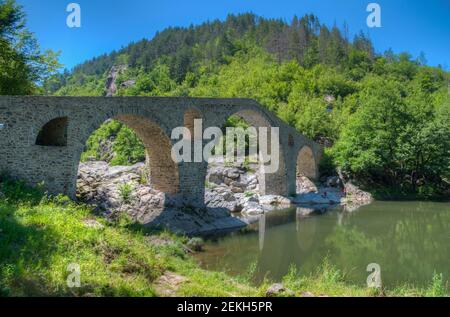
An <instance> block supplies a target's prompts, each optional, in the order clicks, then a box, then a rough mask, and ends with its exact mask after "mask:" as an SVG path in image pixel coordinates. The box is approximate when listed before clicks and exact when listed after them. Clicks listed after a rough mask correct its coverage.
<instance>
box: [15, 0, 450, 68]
mask: <svg viewBox="0 0 450 317" xmlns="http://www.w3.org/2000/svg"><path fill="white" fill-rule="evenodd" d="M17 2H18V3H20V4H22V5H23V6H24V8H25V12H26V14H27V19H28V27H29V29H30V30H31V31H32V32H34V33H35V35H36V37H37V39H38V41H39V43H40V44H41V46H42V48H44V49H53V50H55V51H59V50H60V51H61V52H62V55H61V62H62V63H63V64H64V65H65V67H67V68H72V67H73V66H75V65H76V64H78V63H81V62H83V61H85V60H87V59H90V58H92V57H94V56H98V55H100V54H103V53H108V52H110V51H112V50H113V49H119V48H120V47H122V46H125V45H127V44H128V43H129V42H131V41H137V40H140V39H142V38H152V37H153V36H154V34H155V32H156V31H161V30H163V29H164V28H166V27H168V26H188V25H190V24H191V23H192V24H199V23H201V22H204V21H207V20H214V19H216V18H219V19H224V18H226V16H227V14H229V13H243V12H253V13H255V14H257V15H260V16H263V17H272V18H283V19H285V20H286V21H290V20H291V18H292V16H294V15H295V14H296V15H298V16H301V15H303V14H305V13H314V14H316V15H317V16H318V17H319V18H320V20H321V21H322V22H323V23H325V24H327V25H333V23H335V22H336V24H337V25H339V26H340V25H342V24H343V22H344V21H347V23H348V25H349V29H350V35H353V34H355V33H356V32H358V31H359V30H363V31H365V32H368V33H369V34H370V37H371V38H372V40H373V42H374V44H375V48H376V49H377V51H378V52H383V51H385V50H386V49H388V48H392V49H393V50H394V51H395V52H401V51H408V52H410V53H411V54H412V55H413V56H418V55H419V54H420V52H422V51H423V52H424V53H425V55H426V58H427V61H428V63H429V64H430V65H438V64H441V65H443V66H444V67H445V68H447V69H448V68H449V67H450V0H428V1H423V0H221V1H218V0H122V1H121V0H39V1H37V0H17ZM70 2H76V3H79V4H80V6H81V10H82V12H81V13H82V27H81V28H80V29H70V28H68V27H67V26H66V17H67V15H68V13H67V12H66V11H65V9H66V6H67V5H68V4H69V3H70ZM370 2H376V3H379V4H380V6H381V8H382V27H381V28H373V29H369V28H368V27H367V25H366V18H367V16H368V14H369V13H367V12H366V7H367V5H368V4H369V3H370Z"/></svg>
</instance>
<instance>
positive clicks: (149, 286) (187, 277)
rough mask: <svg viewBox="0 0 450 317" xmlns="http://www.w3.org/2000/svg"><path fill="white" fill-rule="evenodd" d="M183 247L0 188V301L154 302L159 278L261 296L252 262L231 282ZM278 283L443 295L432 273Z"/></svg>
mask: <svg viewBox="0 0 450 317" xmlns="http://www.w3.org/2000/svg"><path fill="white" fill-rule="evenodd" d="M92 223H93V224H95V226H92ZM89 224H91V225H89ZM99 224H100V225H99ZM155 240H158V241H165V242H167V243H155V242H154V241H155ZM186 242H187V238H185V237H180V236H175V235H173V234H171V233H169V232H166V231H161V232H149V231H148V230H145V229H144V228H143V227H142V226H140V225H138V224H135V223H132V222H131V221H130V220H129V219H128V218H127V217H119V218H118V219H117V220H116V221H115V222H114V223H110V222H106V221H105V220H104V219H102V218H98V217H96V216H95V215H94V214H93V211H92V210H91V209H90V207H88V206H85V205H83V204H77V203H75V202H72V201H71V200H70V199H68V198H67V197H64V196H57V197H53V198H49V197H47V196H46V195H44V194H43V193H42V192H41V190H40V189H39V188H34V189H33V188H27V187H26V186H24V184H23V183H20V182H14V181H9V180H5V179H3V181H2V182H0V296H158V295H162V294H161V293H160V291H161V284H160V283H156V281H157V280H158V278H159V277H160V276H161V275H163V274H166V273H167V272H171V273H173V274H176V275H177V276H180V277H182V278H183V280H184V281H183V283H181V284H179V285H178V287H176V288H175V289H174V291H173V293H172V295H180V296H264V294H265V290H266V289H267V288H268V286H269V285H270V283H271V281H268V280H264V282H262V283H260V284H258V286H255V285H254V284H253V283H252V276H253V274H254V272H255V268H256V263H254V264H253V265H251V266H250V267H249V269H248V272H247V273H245V274H243V275H242V276H239V277H231V276H229V275H227V274H226V273H223V272H211V271H206V270H204V269H201V268H200V267H199V265H198V264H197V262H196V261H195V260H194V259H193V257H192V256H191V255H189V254H187V253H186V248H185V247H184V245H185V244H186ZM71 264H77V265H79V267H80V282H81V285H80V287H79V288H70V287H68V285H67V279H68V277H69V276H70V274H71V273H72V271H70V270H68V268H69V265H71ZM283 283H284V284H285V286H286V287H288V288H289V289H291V290H293V291H294V292H295V294H296V295H297V296H300V295H301V294H302V293H303V292H312V293H313V294H314V295H321V294H326V295H329V296H378V295H387V296H444V295H446V294H445V287H444V285H443V279H442V276H440V275H438V274H435V277H434V278H433V280H432V281H431V282H430V287H429V288H428V289H415V288H413V287H409V286H405V287H401V288H398V289H395V290H384V291H376V290H371V289H367V288H364V287H361V286H355V285H349V284H347V283H346V282H345V274H344V273H342V272H341V271H339V270H337V269H336V268H334V267H333V266H332V265H330V264H329V263H328V261H326V260H325V261H324V264H323V265H322V266H321V267H320V268H318V270H317V272H315V273H314V274H312V275H310V276H303V275H300V274H299V272H298V271H297V269H296V268H295V267H292V268H291V269H290V271H289V273H288V274H287V275H286V276H285V278H284V279H283ZM163 288H164V286H163Z"/></svg>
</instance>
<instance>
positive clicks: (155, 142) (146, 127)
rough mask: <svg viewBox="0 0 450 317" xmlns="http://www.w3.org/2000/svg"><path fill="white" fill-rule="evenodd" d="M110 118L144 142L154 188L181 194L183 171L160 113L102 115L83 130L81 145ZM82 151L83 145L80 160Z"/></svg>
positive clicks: (168, 192) (132, 112)
mask: <svg viewBox="0 0 450 317" xmlns="http://www.w3.org/2000/svg"><path fill="white" fill-rule="evenodd" d="M103 119H104V120H103ZM108 119H114V120H117V121H119V122H121V123H123V124H124V125H126V126H127V127H129V128H130V129H132V130H133V131H134V132H135V133H136V135H137V136H138V137H139V139H140V140H141V141H142V143H143V145H144V147H145V152H146V168H147V172H148V174H147V176H148V179H149V183H150V184H151V185H152V187H153V188H155V189H156V190H159V191H161V192H164V193H167V194H176V193H178V192H179V189H180V182H179V173H178V165H177V164H176V163H175V162H174V161H173V160H172V158H171V149H172V141H171V139H170V138H169V136H168V134H167V131H168V130H167V128H166V127H165V126H164V125H163V124H162V123H161V122H160V121H159V120H158V118H157V117H156V116H152V115H151V114H149V113H145V112H144V113H139V112H137V111H128V112H126V113H122V112H114V113H110V114H108V116H107V117H105V116H102V118H101V120H100V119H99V120H95V122H94V123H92V124H90V125H89V129H88V131H85V132H84V133H83V137H82V138H81V140H80V141H81V142H80V144H81V145H82V146H83V147H84V144H85V143H86V141H87V139H88V138H89V136H90V135H91V134H92V133H93V132H94V131H95V130H96V129H98V128H99V127H100V126H101V124H103V123H104V122H105V121H106V120H108ZM82 151H83V148H80V149H79V154H78V162H79V157H80V156H81V152H82ZM77 168H78V167H77ZM76 174H77V173H75V175H76Z"/></svg>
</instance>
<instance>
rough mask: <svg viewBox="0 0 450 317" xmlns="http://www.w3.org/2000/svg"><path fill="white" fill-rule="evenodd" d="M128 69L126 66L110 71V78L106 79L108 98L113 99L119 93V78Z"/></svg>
mask: <svg viewBox="0 0 450 317" xmlns="http://www.w3.org/2000/svg"><path fill="white" fill-rule="evenodd" d="M125 69H127V67H126V66H125V65H118V66H113V67H112V68H111V70H110V71H109V74H108V78H106V83H105V88H106V96H107V97H112V96H114V95H115V94H116V92H117V84H116V81H117V77H119V75H120V73H121V72H122V71H124V70H125Z"/></svg>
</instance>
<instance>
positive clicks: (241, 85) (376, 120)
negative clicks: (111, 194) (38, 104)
mask: <svg viewBox="0 0 450 317" xmlns="http://www.w3.org/2000/svg"><path fill="white" fill-rule="evenodd" d="M0 4H1V6H0V10H3V11H4V12H6V14H5V13H2V14H0V19H2V23H1V24H0V25H8V23H9V25H10V27H1V28H0V39H1V41H0V43H1V45H2V46H5V47H7V48H8V49H9V50H11V51H12V52H13V54H17V56H19V57H18V58H17V60H18V62H17V63H16V64H14V65H15V66H14V67H24V68H29V69H28V72H23V73H24V74H28V75H27V76H28V77H26V78H25V80H24V82H25V83H27V85H28V86H27V85H24V84H23V85H20V83H17V84H16V83H15V81H16V80H19V79H21V77H19V76H11V75H10V74H13V73H14V70H9V68H8V67H11V63H8V62H7V61H9V60H11V57H10V56H9V55H8V54H10V53H9V51H8V49H6V50H5V49H2V50H1V54H0V67H1V68H2V77H1V79H0V92H1V93H2V94H24V93H35V94H42V93H45V94H54V95H74V96H101V95H105V94H106V89H105V82H106V80H107V77H108V75H109V73H110V71H111V68H113V67H114V66H116V68H117V69H120V70H121V71H120V73H119V76H118V78H117V87H118V90H117V92H116V95H120V96H137V95H140V96H202V97H250V98H254V99H256V100H258V101H259V102H260V103H261V104H262V105H263V106H265V107H267V108H268V109H270V110H271V111H273V112H274V113H276V114H277V115H278V116H279V117H280V118H282V119H283V120H284V121H286V122H287V123H288V124H290V125H292V126H293V127H295V128H296V129H297V130H298V131H300V132H301V133H304V134H305V135H307V136H308V137H310V138H313V139H314V140H316V141H318V142H320V143H322V144H324V145H325V146H326V148H327V149H326V157H325V159H324V160H323V162H322V171H323V172H324V173H332V171H333V170H334V169H335V168H336V167H338V168H340V169H341V170H342V171H343V172H344V173H346V174H347V175H349V176H350V177H353V178H355V179H358V180H360V181H362V182H363V183H365V184H366V185H368V186H369V187H372V188H389V189H392V188H395V189H396V190H397V191H399V192H402V193H415V194H416V195H419V196H420V197H425V198H426V197H432V196H436V195H441V196H442V195H448V194H449V191H448V190H449V182H450V155H449V150H450V96H449V88H450V86H449V79H450V74H449V73H448V72H446V71H445V70H444V69H442V67H430V66H428V65H427V62H426V59H425V55H424V54H422V55H421V56H419V57H417V58H414V57H412V56H411V55H410V54H408V53H401V54H395V53H394V52H393V51H392V50H388V51H386V52H383V53H381V52H377V51H376V50H375V48H374V47H373V44H372V42H371V40H370V38H369V37H368V36H367V35H365V34H363V33H358V34H357V35H356V36H355V37H354V38H352V39H349V35H348V34H349V31H348V26H347V25H345V24H344V25H342V26H337V25H334V26H332V27H329V26H326V25H324V24H322V23H321V22H320V21H319V19H318V17H316V16H314V15H312V14H311V15H305V16H303V17H301V18H298V17H295V16H294V17H293V18H292V20H291V21H289V22H286V21H284V20H281V19H265V18H262V17H258V16H256V15H254V14H251V13H248V14H241V15H230V16H228V18H227V19H226V20H225V21H219V20H216V21H212V22H205V23H203V24H201V25H198V26H190V27H173V28H168V29H166V30H163V31H162V32H160V33H157V34H156V35H155V36H154V38H152V39H143V40H141V41H139V42H136V43H131V44H129V45H128V46H126V47H124V48H122V49H120V50H118V51H114V52H112V53H110V54H108V55H103V56H99V57H97V58H94V59H92V60H90V61H87V62H85V63H83V64H81V65H78V66H76V67H75V68H74V69H73V70H71V71H67V70H66V71H64V72H62V73H58V74H56V75H52V76H50V75H51V73H52V72H53V70H54V68H55V67H56V66H57V62H56V57H55V54H54V53H52V52H47V53H45V54H41V53H39V54H38V53H36V54H34V55H33V56H27V55H26V54H22V53H21V52H20V51H18V49H17V48H15V46H16V47H17V45H15V44H14V43H16V42H17V41H15V40H11V39H12V38H14V36H16V35H17V33H16V32H18V31H17V30H20V28H17V27H16V26H17V25H19V24H20V25H22V26H23V24H22V23H20V21H22V20H23V16H21V15H19V16H14V15H11V14H9V15H8V14H7V13H8V11H7V10H8V4H9V5H10V6H13V4H14V2H13V1H9V0H7V1H0ZM5 8H6V9H5ZM10 11H13V10H10ZM5 17H6V18H5ZM5 19H10V21H6V20H5ZM4 20H5V21H4ZM6 22H8V23H6ZM23 32H25V30H24V31H23ZM34 44H35V43H34ZM35 51H38V50H35ZM36 61H38V62H39V63H37V62H36ZM5 64H7V65H6V66H5ZM36 66H39V67H38V68H36ZM38 70H39V71H38ZM5 73H6V74H7V75H6V76H5V75H4V74H5ZM8 74H9V75H8ZM36 74H38V75H36ZM8 76H9V77H8ZM14 87H19V88H20V87H23V89H16V88H14ZM105 140H113V148H114V150H115V153H116V155H115V156H114V158H112V163H113V164H129V163H134V162H136V161H139V160H142V159H143V158H144V157H145V155H144V149H143V146H142V144H141V143H140V141H139V139H138V138H137V137H136V136H135V135H134V133H133V132H132V131H131V130H129V129H128V128H127V127H124V126H122V125H121V124H119V123H117V122H115V121H112V122H108V123H107V124H105V125H104V126H103V127H102V128H100V129H99V130H98V131H97V132H96V133H95V134H94V135H93V136H92V137H91V139H90V140H89V142H88V145H87V152H86V153H85V155H84V157H85V158H86V157H89V156H93V157H95V158H97V159H101V158H102V157H101V154H102V153H101V152H102V151H101V148H102V146H103V145H104V143H105Z"/></svg>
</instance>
